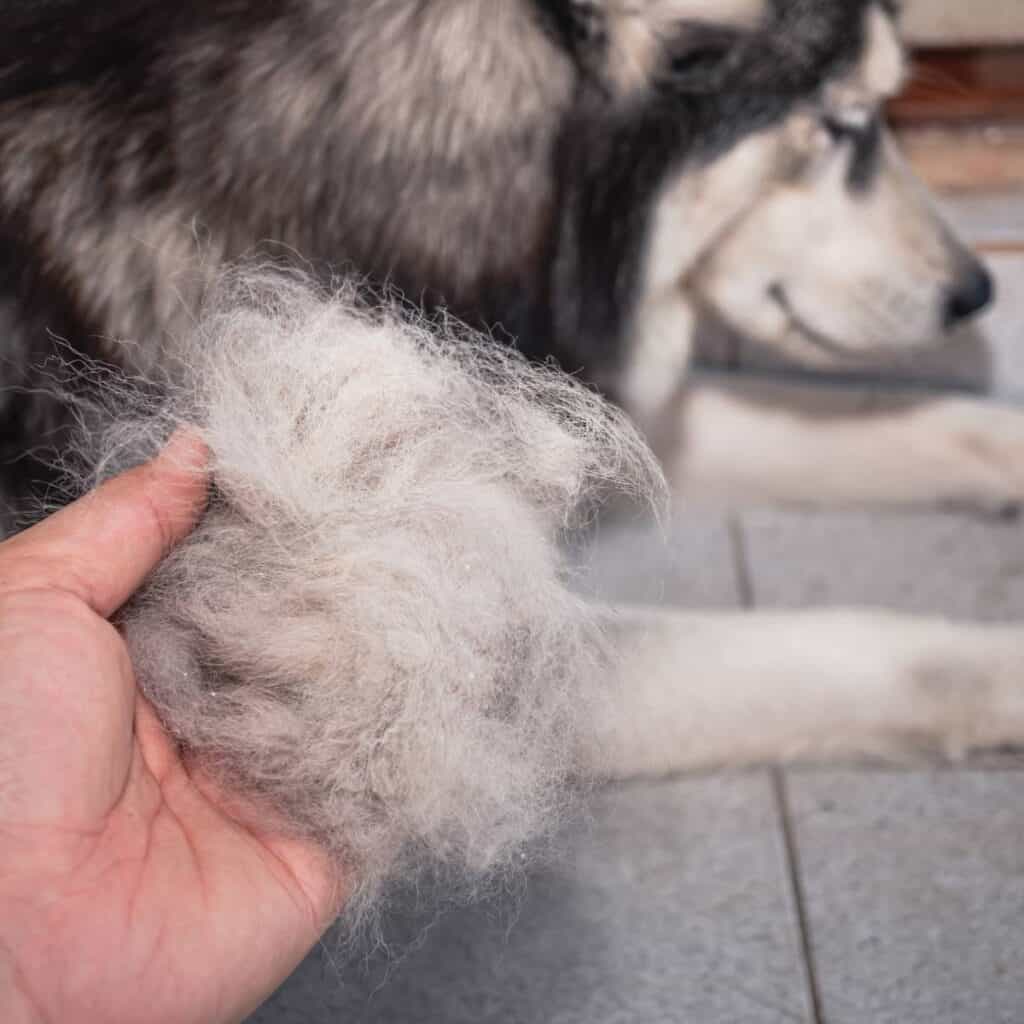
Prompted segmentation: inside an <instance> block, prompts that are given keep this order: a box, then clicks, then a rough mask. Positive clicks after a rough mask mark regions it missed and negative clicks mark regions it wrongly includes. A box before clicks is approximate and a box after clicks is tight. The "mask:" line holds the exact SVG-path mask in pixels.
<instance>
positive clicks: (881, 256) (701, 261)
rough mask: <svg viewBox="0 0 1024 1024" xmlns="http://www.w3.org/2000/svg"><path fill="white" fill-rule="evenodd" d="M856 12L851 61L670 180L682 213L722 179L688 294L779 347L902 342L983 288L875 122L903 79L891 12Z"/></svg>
mask: <svg viewBox="0 0 1024 1024" xmlns="http://www.w3.org/2000/svg"><path fill="white" fill-rule="evenodd" d="M862 16H863V19H864V20H863V26H862V33H861V42H860V46H859V48H858V52H857V54H856V55H855V58H854V59H853V60H852V61H851V62H847V63H846V65H845V66H843V67H842V68H841V70H840V71H839V72H838V73H836V74H833V75H832V76H830V77H829V78H828V79H827V80H826V82H825V84H824V85H823V86H822V87H820V88H819V89H817V90H816V91H815V93H814V95H813V96H811V97H808V98H807V99H806V100H804V101H802V102H799V103H797V104H796V105H795V106H794V107H793V108H792V110H791V111H790V112H789V113H788V115H787V116H786V117H785V118H784V119H783V120H782V121H781V122H780V123H778V124H776V125H775V126H773V127H771V128H770V129H768V130H766V131H764V132H761V133H758V134H756V135H754V136H751V137H750V138H749V139H747V140H746V141H745V143H744V144H743V146H741V147H738V148H736V149H735V151H732V152H729V153H728V154H727V155H725V156H723V157H722V158H720V159H718V160H712V161H710V162H709V163H707V164H706V165H705V166H704V167H703V168H702V169H701V170H700V171H698V172H696V173H694V174H687V175H684V177H683V179H682V180H681V181H680V182H679V183H678V184H677V186H676V188H677V191H678V193H679V195H680V196H681V197H682V201H683V207H684V208H683V209H681V210H680V211H679V219H680V220H682V219H683V218H684V217H685V216H686V213H687V212H689V213H693V212H694V211H695V210H696V211H697V212H698V216H699V215H700V213H699V211H700V209H701V207H700V205H699V204H695V203H694V201H693V200H694V197H695V196H696V197H697V198H700V197H702V196H706V195H714V194H715V193H716V192H721V191H722V190H724V189H726V188H728V189H730V190H731V193H730V194H731V196H732V197H733V198H732V199H731V200H730V202H729V203H728V204H727V205H728V210H729V215H728V216H722V214H721V213H718V214H717V216H718V220H717V221H716V222H715V224H714V225H713V227H709V229H708V230H707V231H705V232H704V237H705V239H706V240H707V245H706V248H705V249H704V250H703V251H702V252H701V253H699V254H695V259H694V260H693V261H692V262H691V263H690V265H689V267H688V272H687V273H686V287H687V288H688V290H689V291H690V293H691V295H692V296H693V297H694V299H695V300H696V301H697V302H703V303H706V304H708V305H710V306H711V307H712V308H713V309H714V310H715V311H716V312H717V314H718V315H720V316H721V317H723V318H724V319H725V320H726V322H727V323H729V324H730V325H731V326H733V327H734V328H736V329H738V330H740V331H741V332H742V333H744V334H746V335H747V336H749V337H752V338H754V339H755V340H759V341H762V342H765V343H769V344H774V345H777V346H780V347H784V348H786V349H793V348H794V347H795V348H796V349H797V350H799V349H800V348H805V347H806V346H807V345H808V344H810V345H812V346H816V347H818V348H825V349H829V350H832V351H833V352H839V353H847V354H853V353H858V352H869V351H883V350H911V349H913V348H915V347H918V346H923V345H927V344H930V343H933V342H935V341H936V340H938V339H940V338H941V337H942V336H943V335H944V334H945V333H946V332H947V331H948V330H949V329H950V328H952V327H954V326H955V325H957V324H958V323H960V322H961V321H963V320H965V319H966V318H968V317H970V316H971V315H972V314H974V313H975V312H977V311H978V310H980V309H982V308H983V307H984V306H985V305H986V304H987V303H988V302H989V301H990V299H991V297H992V293H993V287H992V280H991V277H990V276H989V274H988V272H987V271H986V270H985V268H984V266H983V265H982V264H981V263H980V262H979V261H978V260H977V259H976V258H975V256H974V255H973V254H972V253H970V252H969V251H968V249H967V248H966V246H965V245H963V244H962V243H961V242H959V241H958V240H957V239H956V238H955V237H954V235H953V233H952V232H951V231H950V229H949V228H948V227H947V226H946V224H945V223H944V222H943V220H942V218H941V217H940V215H939V214H938V213H937V211H936V210H935V208H934V207H933V204H932V201H931V198H930V197H929V195H928V192H927V190H926V189H925V187H924V186H923V184H922V183H921V182H919V181H918V180H917V179H916V177H915V176H914V174H913V172H912V171H911V170H910V169H909V167H908V166H907V165H906V164H905V163H904V161H903V160H902V159H901V156H900V153H899V150H898V148H897V145H896V143H895V141H894V140H893V138H892V137H891V135H890V134H889V132H888V131H887V130H886V128H885V125H884V123H883V117H882V115H883V110H882V108H883V106H884V104H885V102H886V100H887V99H888V98H890V97H891V96H892V95H894V94H895V93H896V92H897V91H898V90H899V89H900V87H901V85H902V84H903V81H904V78H905V75H906V61H905V57H904V53H903V49H902V47H901V45H900V42H899V39H898V35H897V27H896V24H895V20H894V15H893V13H892V12H891V11H890V10H888V9H886V8H885V7H883V5H882V4H880V3H879V4H871V5H869V6H868V7H867V8H865V9H864V11H863V15H862ZM744 148H745V149H746V150H747V151H748V155H747V157H746V158H745V163H743V164H742V165H741V164H740V162H739V160H740V155H741V154H740V150H742V149H744ZM751 153H752V154H753V157H751V156H750V154H751ZM737 168H740V170H739V172H738V173H737ZM740 194H743V195H744V196H745V197H746V204H745V205H743V204H741V203H739V202H738V200H737V199H736V198H735V197H736V196H738V195H740ZM668 201H669V203H671V201H672V196H671V195H670V196H669V197H668ZM677 201H680V200H678V199H677ZM721 205H722V204H721V203H720V202H717V203H711V204H710V205H709V204H705V206H706V207H708V208H710V209H714V210H720V209H721ZM698 234H700V232H699V231H698Z"/></svg>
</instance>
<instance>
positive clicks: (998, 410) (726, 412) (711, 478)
mask: <svg viewBox="0 0 1024 1024" xmlns="http://www.w3.org/2000/svg"><path fill="white" fill-rule="evenodd" d="M869 403H870V404H869ZM666 416H668V417H671V420H665V421H664V422H663V423H662V426H661V428H660V430H659V435H660V440H659V441H657V442H656V443H657V444H658V445H659V446H660V447H661V448H662V449H663V451H661V452H659V454H662V455H663V458H664V459H665V461H666V472H667V474H668V476H669V479H670V481H671V483H672V484H673V486H674V487H675V488H676V489H677V490H679V491H682V492H683V493H684V494H686V495H691V494H692V495H696V496H698V497H705V496H707V497H711V498H714V499H718V500H726V501H738V502H743V501H770V502H782V503H786V502H796V503H801V504H810V505H841V504H851V505H890V506H891V505H922V506H939V505H946V506H953V507H965V508H971V509H977V510H980V511H985V512H1002V511H1004V510H1007V509H1009V508H1016V507H1018V506H1019V505H1021V504H1022V503H1024V410H1021V409H1014V408H1007V407H1001V406H998V405H996V404H994V403H989V402H984V401H980V400H977V399H972V398H965V397H958V396H934V397H921V396H909V395H893V396H880V397H879V396H876V397H872V396H871V395H870V394H869V393H868V392H865V391H863V390H862V391H859V392H858V391H847V390H840V389H831V390H824V389H821V388H813V387H807V386H803V387H801V386H796V385H790V384H777V383H769V382H766V381H747V382H737V383H736V384H731V385H728V386H727V385H724V384H723V385H721V386H719V385H716V384H704V383H702V384H698V385H695V386H693V387H692V388H691V389H690V390H689V392H688V393H687V394H686V396H685V397H684V399H683V400H682V402H681V403H680V404H679V405H678V406H677V407H676V408H675V409H673V410H672V411H671V412H670V413H667V414H666ZM666 440H668V441H669V442H670V443H669V444H668V445H667V447H666V445H665V441H666Z"/></svg>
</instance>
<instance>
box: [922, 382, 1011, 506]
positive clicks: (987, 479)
mask: <svg viewBox="0 0 1024 1024" xmlns="http://www.w3.org/2000/svg"><path fill="white" fill-rule="evenodd" d="M912 415H914V416H915V418H916V422H915V424H914V431H913V436H914V443H913V447H912V449H911V450H909V451H908V452H907V458H908V461H907V472H908V474H914V473H917V472H928V473H930V474H932V475H933V479H934V480H935V484H936V488H937V493H936V495H935V498H936V501H937V503H938V504H939V505H942V506H946V507H950V508H956V509H966V510H970V511H975V512H982V513H984V514H988V515H993V516H998V517H1000V518H1012V517H1016V516H1017V515H1018V514H1019V513H1020V512H1021V510H1022V509H1024V409H1014V408H1009V407H1007V406H1001V405H997V404H995V403H991V402H985V401H981V400H977V399H970V398H944V399H938V400H935V401H932V402H928V403H923V404H921V405H920V406H918V407H917V408H916V409H915V410H914V412H913V413H912Z"/></svg>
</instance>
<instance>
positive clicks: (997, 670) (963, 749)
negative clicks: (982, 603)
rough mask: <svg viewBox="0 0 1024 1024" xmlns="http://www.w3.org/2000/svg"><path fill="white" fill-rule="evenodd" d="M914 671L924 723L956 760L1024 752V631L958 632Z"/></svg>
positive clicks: (916, 697) (978, 629) (914, 696)
mask: <svg viewBox="0 0 1024 1024" xmlns="http://www.w3.org/2000/svg"><path fill="white" fill-rule="evenodd" d="M948 639H949V640H950V641H952V642H951V643H949V644H945V645H943V644H940V645H938V646H937V647H936V648H935V649H934V650H932V651H930V652H928V653H925V654H918V655H917V657H916V658H915V659H914V661H913V664H912V665H911V668H910V673H909V680H910V692H911V694H912V698H911V699H912V701H913V702H914V703H915V704H916V705H917V706H918V708H919V710H920V712H921V721H922V722H923V723H924V724H925V728H926V730H928V731H931V729H934V733H935V736H936V738H937V739H938V741H939V742H940V744H941V746H942V748H943V750H944V752H945V753H946V754H947V755H948V756H950V757H951V758H954V759H959V758H962V757H964V756H965V755H966V754H968V753H969V752H970V751H972V750H980V749H991V748H995V747H1002V746H1022V747H1024V627H1021V626H989V627H964V626H961V627H957V628H956V632H955V634H951V635H950V636H949V638H948Z"/></svg>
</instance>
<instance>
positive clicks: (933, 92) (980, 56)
mask: <svg viewBox="0 0 1024 1024" xmlns="http://www.w3.org/2000/svg"><path fill="white" fill-rule="evenodd" d="M889 119H890V122H891V123H892V125H893V127H894V128H895V129H896V131H897V133H898V134H899V136H900V138H901V140H902V142H903V146H904V149H905V151H906V153H907V155H908V157H909V159H910V161H911V163H912V164H913V165H914V167H915V168H916V169H917V171H918V173H919V174H921V176H922V177H923V178H924V179H925V180H926V181H927V182H928V183H929V184H930V185H931V186H932V187H933V188H937V189H940V190H943V191H952V192H962V191H995V190H999V191H1012V190H1016V189H1022V190H1024V47H1022V46H1006V47H984V48H973V49H959V50H924V51H921V52H918V53H917V54H915V55H914V59H913V64H912V74H911V78H910V82H909V83H908V85H907V88H906V90H905V91H904V93H903V95H901V96H900V97H898V98H897V99H895V100H893V102H892V103H891V104H890V107H889Z"/></svg>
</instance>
